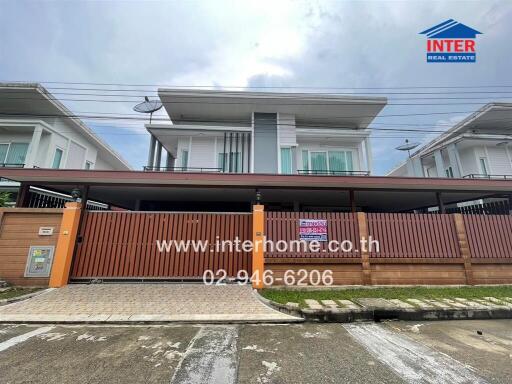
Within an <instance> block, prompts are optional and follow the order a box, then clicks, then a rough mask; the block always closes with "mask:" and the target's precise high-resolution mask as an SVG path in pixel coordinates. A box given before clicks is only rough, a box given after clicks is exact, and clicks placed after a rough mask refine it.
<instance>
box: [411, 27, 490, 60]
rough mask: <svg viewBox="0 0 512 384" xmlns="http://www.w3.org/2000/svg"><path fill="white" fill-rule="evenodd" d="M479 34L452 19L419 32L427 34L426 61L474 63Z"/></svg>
mask: <svg viewBox="0 0 512 384" xmlns="http://www.w3.org/2000/svg"><path fill="white" fill-rule="evenodd" d="M481 34H482V33H481V32H478V31H477V30H475V29H473V28H470V27H468V26H467V25H464V24H462V23H459V22H458V21H455V20H453V19H450V20H446V21H445V22H443V23H441V24H438V25H436V26H434V27H432V28H429V29H427V30H425V31H423V32H420V35H426V36H427V63H474V62H475V61H476V35H481Z"/></svg>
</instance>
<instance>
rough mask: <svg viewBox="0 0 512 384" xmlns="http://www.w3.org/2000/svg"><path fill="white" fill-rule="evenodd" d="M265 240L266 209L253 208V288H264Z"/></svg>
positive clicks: (261, 206)
mask: <svg viewBox="0 0 512 384" xmlns="http://www.w3.org/2000/svg"><path fill="white" fill-rule="evenodd" d="M264 238H265V207H264V206H263V205H260V204H256V205H253V207H252V241H253V250H252V274H253V276H254V277H255V279H254V280H253V282H252V287H253V288H256V289H260V288H263V272H264V271H265V255H264V252H263V241H264Z"/></svg>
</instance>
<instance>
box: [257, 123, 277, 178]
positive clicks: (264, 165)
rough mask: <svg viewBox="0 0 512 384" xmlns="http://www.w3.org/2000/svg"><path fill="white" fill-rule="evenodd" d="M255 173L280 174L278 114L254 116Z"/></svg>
mask: <svg viewBox="0 0 512 384" xmlns="http://www.w3.org/2000/svg"><path fill="white" fill-rule="evenodd" d="M253 137H254V140H253V147H254V162H253V164H254V172H255V173H278V170H279V168H278V163H279V160H278V148H277V137H278V136H277V114H276V113H255V114H254V134H253Z"/></svg>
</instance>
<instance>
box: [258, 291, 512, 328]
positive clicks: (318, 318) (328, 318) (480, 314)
mask: <svg viewBox="0 0 512 384" xmlns="http://www.w3.org/2000/svg"><path fill="white" fill-rule="evenodd" d="M258 296H259V297H260V298H261V300H262V301H264V302H265V303H266V304H267V305H269V306H270V307H272V308H274V309H275V310H278V311H280V312H283V313H286V314H289V315H292V316H300V317H302V318H303V319H304V321H306V322H320V323H352V322H358V321H375V322H379V321H381V320H403V321H433V320H490V319H512V309H505V308H495V309H456V308H454V309H441V308H440V309H432V310H430V309H429V310H426V309H401V308H398V307H397V308H392V309H390V308H383V307H374V308H364V307H363V308H361V309H360V310H350V309H343V308H326V309H310V308H300V307H298V306H295V305H289V304H281V303H276V302H274V301H271V300H269V299H267V298H264V297H262V296H261V295H260V294H259V293H258Z"/></svg>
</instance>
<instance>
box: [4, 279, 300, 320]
mask: <svg viewBox="0 0 512 384" xmlns="http://www.w3.org/2000/svg"><path fill="white" fill-rule="evenodd" d="M1 321H3V322H9V321H13V322H14V321H16V322H19V321H22V322H80V321H86V322H141V321H157V322H168V321H189V322H190V321H193V322H241V321H243V322H289V321H301V319H297V318H295V317H292V316H288V315H286V314H283V313H281V312H278V311H275V310H274V309H272V308H269V307H268V306H266V305H265V304H263V303H262V302H261V301H260V300H258V298H257V297H256V296H255V295H254V293H253V290H252V288H251V287H250V286H248V285H238V284H229V285H219V286H216V285H214V286H207V285H204V284H164V283H160V284H89V285H88V284H76V285H68V286H66V287H63V288H59V289H50V290H47V291H46V292H44V293H42V294H40V295H38V296H35V297H33V298H31V299H28V300H25V301H21V302H18V303H14V304H10V305H6V306H1V307H0V322H1Z"/></svg>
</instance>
